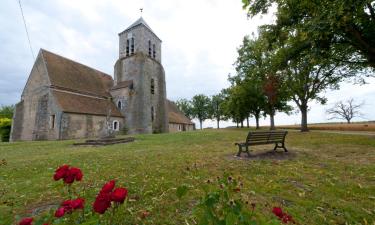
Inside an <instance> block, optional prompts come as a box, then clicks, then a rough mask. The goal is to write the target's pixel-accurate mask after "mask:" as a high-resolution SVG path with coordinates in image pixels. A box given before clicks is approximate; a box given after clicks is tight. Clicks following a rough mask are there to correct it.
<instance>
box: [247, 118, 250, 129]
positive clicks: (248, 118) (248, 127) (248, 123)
mask: <svg viewBox="0 0 375 225" xmlns="http://www.w3.org/2000/svg"><path fill="white" fill-rule="evenodd" d="M246 127H247V128H249V127H250V126H249V117H246Z"/></svg>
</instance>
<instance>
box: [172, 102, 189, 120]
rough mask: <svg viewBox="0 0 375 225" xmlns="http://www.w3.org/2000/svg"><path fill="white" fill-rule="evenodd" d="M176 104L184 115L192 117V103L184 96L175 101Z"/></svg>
mask: <svg viewBox="0 0 375 225" xmlns="http://www.w3.org/2000/svg"><path fill="white" fill-rule="evenodd" d="M176 105H177V107H178V109H179V110H181V112H183V113H184V114H185V116H186V117H188V118H189V119H192V108H193V107H192V105H191V102H190V101H189V100H187V99H185V98H182V99H180V100H177V101H176Z"/></svg>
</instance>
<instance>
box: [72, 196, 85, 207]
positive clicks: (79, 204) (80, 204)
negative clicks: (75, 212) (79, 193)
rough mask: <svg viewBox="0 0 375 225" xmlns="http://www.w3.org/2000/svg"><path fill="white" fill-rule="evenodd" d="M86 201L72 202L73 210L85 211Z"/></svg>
mask: <svg viewBox="0 0 375 225" xmlns="http://www.w3.org/2000/svg"><path fill="white" fill-rule="evenodd" d="M84 204H85V199H83V198H77V199H74V200H72V201H71V203H70V206H71V207H72V208H73V209H83V208H84V207H85V205H84Z"/></svg>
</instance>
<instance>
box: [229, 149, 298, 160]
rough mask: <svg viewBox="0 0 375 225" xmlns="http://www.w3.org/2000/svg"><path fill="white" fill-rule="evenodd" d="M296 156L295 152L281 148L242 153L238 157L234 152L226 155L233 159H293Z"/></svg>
mask: <svg viewBox="0 0 375 225" xmlns="http://www.w3.org/2000/svg"><path fill="white" fill-rule="evenodd" d="M296 156H297V154H296V153H295V152H291V151H288V152H284V151H281V150H278V151H273V150H271V151H266V152H264V151H262V152H250V156H248V155H247V153H242V154H241V156H240V157H238V156H237V155H236V154H234V155H233V154H231V155H228V158H229V159H234V160H290V159H294V158H295V157H296Z"/></svg>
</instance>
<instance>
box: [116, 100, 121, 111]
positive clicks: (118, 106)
mask: <svg viewBox="0 0 375 225" xmlns="http://www.w3.org/2000/svg"><path fill="white" fill-rule="evenodd" d="M117 108H119V109H122V103H121V101H120V100H118V101H117Z"/></svg>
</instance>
